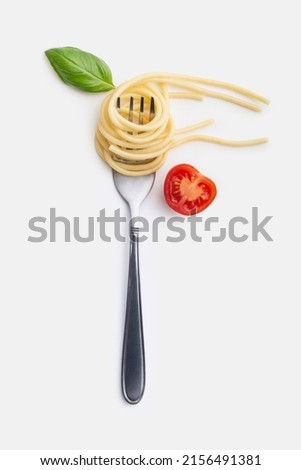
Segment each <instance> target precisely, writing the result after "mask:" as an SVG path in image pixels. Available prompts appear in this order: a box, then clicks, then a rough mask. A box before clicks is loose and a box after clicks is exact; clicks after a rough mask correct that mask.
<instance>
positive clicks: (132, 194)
mask: <svg viewBox="0 0 301 470" xmlns="http://www.w3.org/2000/svg"><path fill="white" fill-rule="evenodd" d="M117 108H118V109H119V108H120V98H118V100H117ZM154 113H155V105H154V99H153V98H151V102H150V110H149V115H148V119H149V121H150V120H151V119H152V118H153V117H154ZM133 114H134V98H133V97H131V98H130V106H129V116H128V119H129V121H133ZM143 120H144V98H143V97H141V98H140V109H139V124H143ZM136 164H139V163H138V162H137V163H136ZM113 179H114V183H115V187H116V189H117V190H118V192H119V194H120V195H121V196H122V197H123V199H124V200H125V201H126V202H127V203H128V205H129V208H130V216H131V221H130V256H129V270H128V288H127V301H126V315H125V327H124V339H123V352H122V370H121V384H122V392H123V396H124V398H125V399H126V401H127V402H128V403H130V404H132V405H134V404H136V403H139V401H140V400H141V398H142V396H143V393H144V388H145V353H144V339H143V324H142V307H141V292H140V272H139V227H138V225H137V220H136V221H135V218H136V217H138V216H139V209H140V205H141V203H142V201H143V200H144V199H145V198H146V196H147V195H148V194H149V192H150V190H151V189H152V187H153V184H154V180H155V173H152V174H150V175H146V176H125V175H122V174H120V173H117V172H116V171H115V170H113Z"/></svg>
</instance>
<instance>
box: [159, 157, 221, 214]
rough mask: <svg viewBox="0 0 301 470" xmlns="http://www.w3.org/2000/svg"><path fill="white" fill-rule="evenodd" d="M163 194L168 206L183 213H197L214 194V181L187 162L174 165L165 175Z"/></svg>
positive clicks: (208, 202) (210, 200)
mask: <svg viewBox="0 0 301 470" xmlns="http://www.w3.org/2000/svg"><path fill="white" fill-rule="evenodd" d="M164 196H165V200H166V202H167V204H168V205H169V207H171V208H172V209H174V210H175V211H176V212H179V213H180V214H183V215H193V214H197V213H199V212H201V211H203V210H204V209H206V207H208V206H209V205H210V204H211V203H212V201H213V200H214V198H215V196H216V186H215V184H214V182H213V181H212V180H211V179H209V178H207V177H206V176H204V175H202V174H201V173H200V172H199V171H198V170H197V169H196V168H194V167H193V166H191V165H187V164H180V165H176V166H174V167H173V168H172V169H171V170H170V171H169V172H168V173H167V175H166V178H165V182H164Z"/></svg>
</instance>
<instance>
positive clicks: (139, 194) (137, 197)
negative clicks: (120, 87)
mask: <svg viewBox="0 0 301 470" xmlns="http://www.w3.org/2000/svg"><path fill="white" fill-rule="evenodd" d="M116 107H117V109H118V111H120V109H121V99H120V97H119V98H117V103H116ZM134 109H135V106H134V97H133V96H131V97H130V103H129V111H128V120H129V121H130V122H133V120H134ZM145 115H146V112H145V99H144V97H143V96H142V97H141V98H140V102H139V115H138V122H139V124H141V125H143V124H144V119H145ZM154 116H155V100H154V98H153V97H151V99H150V104H149V112H148V122H149V121H151V120H152V119H153V118H154ZM119 160H120V161H123V160H122V159H119ZM145 162H146V161H145V160H144V161H143V163H145ZM127 163H128V162H127ZM139 163H140V162H138V161H137V163H136V162H133V164H136V165H137V164H139ZM113 178H114V183H115V186H116V189H117V191H118V192H119V194H120V195H121V196H122V197H123V199H124V200H125V201H126V202H127V203H128V204H129V206H130V210H131V217H132V218H133V217H137V216H138V215H139V207H140V204H141V203H142V201H143V200H144V199H145V198H146V196H147V195H148V193H149V192H150V190H151V189H152V187H153V184H154V181H155V173H151V174H149V175H144V176H125V175H122V174H121V173H118V172H117V171H115V170H113Z"/></svg>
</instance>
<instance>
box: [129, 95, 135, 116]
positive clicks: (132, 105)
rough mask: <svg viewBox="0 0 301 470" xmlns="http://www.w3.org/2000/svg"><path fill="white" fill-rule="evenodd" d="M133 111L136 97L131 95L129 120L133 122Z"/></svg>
mask: <svg viewBox="0 0 301 470" xmlns="http://www.w3.org/2000/svg"><path fill="white" fill-rule="evenodd" d="M133 112H134V97H133V96H131V97H130V107H129V121H130V122H133Z"/></svg>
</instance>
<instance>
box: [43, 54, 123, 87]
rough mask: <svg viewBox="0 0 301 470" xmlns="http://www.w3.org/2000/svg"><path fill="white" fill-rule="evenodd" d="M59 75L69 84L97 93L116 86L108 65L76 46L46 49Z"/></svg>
mask: <svg viewBox="0 0 301 470" xmlns="http://www.w3.org/2000/svg"><path fill="white" fill-rule="evenodd" d="M45 54H46V56H47V58H48V59H49V62H50V63H51V65H52V67H53V68H54V70H55V71H56V73H57V74H58V76H59V77H60V78H61V79H62V80H63V82H64V83H67V85H72V86H74V87H76V88H79V89H80V90H83V91H88V92H90V93H97V92H101V91H109V90H112V89H113V88H115V86H114V85H113V82H112V73H111V70H110V68H109V67H108V65H107V64H106V63H105V62H104V61H103V60H101V59H99V58H98V57H96V56H95V55H93V54H90V53H89V52H85V51H82V50H80V49H77V48H76V47H59V48H55V49H48V50H47V51H45Z"/></svg>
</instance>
